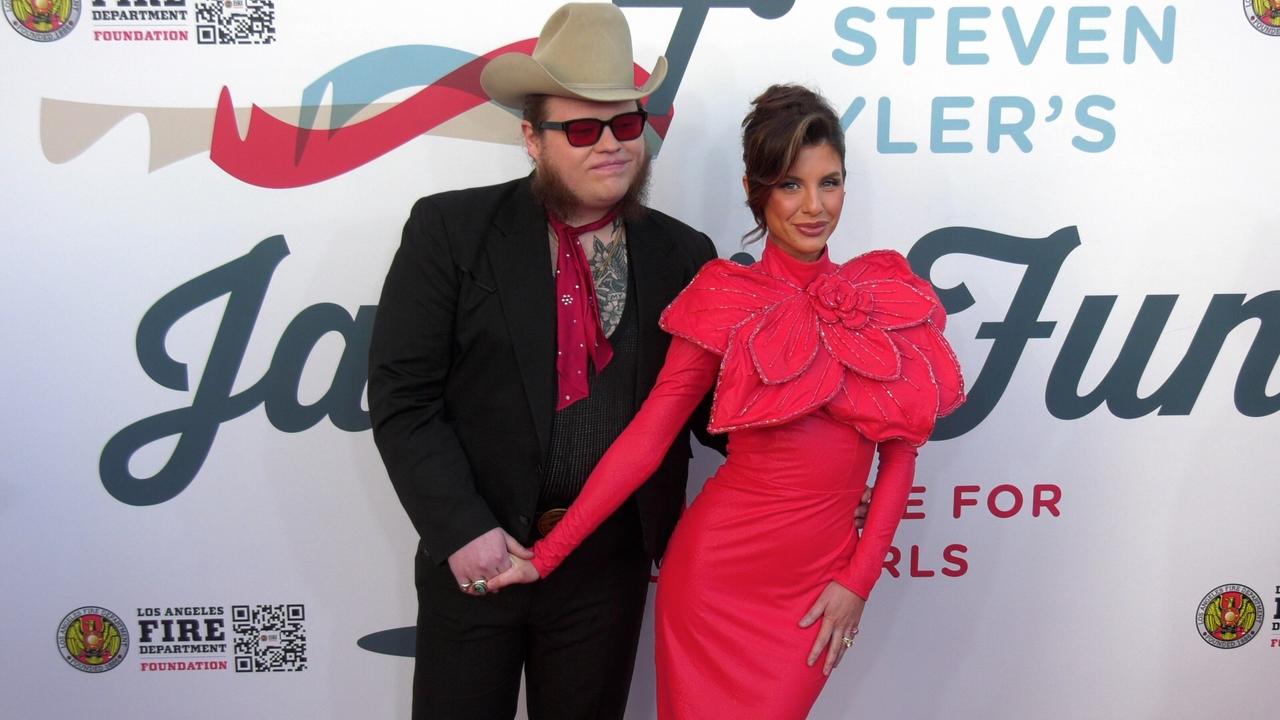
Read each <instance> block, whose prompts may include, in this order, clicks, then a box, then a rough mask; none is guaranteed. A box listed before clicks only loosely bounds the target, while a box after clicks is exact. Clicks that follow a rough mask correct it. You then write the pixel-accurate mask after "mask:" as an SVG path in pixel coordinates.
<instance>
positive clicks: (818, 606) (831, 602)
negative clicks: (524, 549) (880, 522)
mask: <svg viewBox="0 0 1280 720" xmlns="http://www.w3.org/2000/svg"><path fill="white" fill-rule="evenodd" d="M507 572H511V571H510V570H508V571H507ZM503 575H506V573H503ZM866 605H867V601H866V600H863V599H862V598H860V597H858V596H857V595H855V594H854V592H853V591H852V590H850V589H848V588H846V587H845V586H843V585H841V584H840V583H837V582H829V583H827V587H826V588H825V589H824V590H823V591H822V594H821V595H819V596H818V599H817V601H816V602H814V603H813V607H811V608H809V612H807V613H805V615H804V617H803V618H801V620H800V627H802V628H807V627H809V626H810V625H813V624H814V623H815V622H817V621H818V619H819V618H821V619H822V627H821V628H819V630H818V637H817V639H816V640H814V641H813V650H811V651H810V652H809V659H808V661H807V662H808V664H809V666H810V667H812V666H813V664H814V663H816V662H818V657H819V656H820V655H822V651H823V649H824V648H825V649H826V651H827V653H826V654H827V660H826V662H825V663H823V665H822V674H823V675H830V674H831V671H832V670H833V669H834V668H835V667H836V666H837V665H839V664H840V659H841V658H843V657H844V654H845V653H846V652H848V651H849V648H850V647H852V645H853V638H854V637H855V636H856V635H857V634H858V623H859V622H860V621H861V620H862V610H863V608H864V607H866ZM846 638H848V639H849V642H847V643H846V642H845V639H846Z"/></svg>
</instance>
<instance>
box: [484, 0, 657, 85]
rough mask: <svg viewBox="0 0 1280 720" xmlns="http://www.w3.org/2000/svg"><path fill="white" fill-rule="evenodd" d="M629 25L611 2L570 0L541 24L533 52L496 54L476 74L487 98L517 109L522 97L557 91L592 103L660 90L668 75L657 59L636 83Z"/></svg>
mask: <svg viewBox="0 0 1280 720" xmlns="http://www.w3.org/2000/svg"><path fill="white" fill-rule="evenodd" d="M633 62H634V60H633V58H632V55H631V29H630V28H629V27H628V26H627V18H626V16H624V15H623V14H622V11H621V10H619V9H618V8H617V7H616V6H614V5H613V4H611V3H569V4H568V5H564V6H562V7H561V8H560V9H559V10H556V11H555V13H553V14H552V15H551V17H550V19H548V20H547V24H546V25H544V26H542V34H540V35H539V36H538V43H537V45H535V46H534V48H533V55H532V56H529V55H525V54H523V53H507V54H505V55H499V56H498V57H496V58H494V59H493V60H492V61H490V62H489V64H488V65H486V66H485V68H484V70H483V71H482V72H481V73H480V85H481V86H482V87H483V88H484V90H485V92H487V93H489V97H491V98H493V99H494V100H495V101H497V102H498V103H501V104H502V105H506V106H507V107H512V108H518V107H520V106H521V105H523V104H524V98H525V96H526V95H532V94H540V95H558V96H561V97H572V98H579V99H582V100H592V101H595V102H617V101H619V100H638V99H639V98H642V97H645V96H646V95H648V94H650V93H652V92H653V91H654V90H657V89H658V86H659V85H661V84H662V80H663V79H664V78H665V77H666V76H667V59H666V58H664V57H659V58H658V61H657V63H655V64H654V67H653V74H652V75H650V76H649V81H648V82H646V83H645V84H644V85H643V86H642V87H636V85H635V74H634V72H633V70H632V64H633Z"/></svg>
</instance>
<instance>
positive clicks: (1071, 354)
mask: <svg viewBox="0 0 1280 720" xmlns="http://www.w3.org/2000/svg"><path fill="white" fill-rule="evenodd" d="M1079 245H1080V236H1079V233H1078V232H1077V230H1076V228H1074V227H1068V228H1063V229H1061V230H1059V231H1057V232H1055V233H1053V234H1052V235H1050V236H1048V237H1046V238H1039V239H1029V238H1017V237H1012V236H1009V235H1001V234H999V233H994V232H989V231H986V230H977V229H974V228H962V227H953V228H943V229H940V230H935V231H933V232H931V233H929V234H927V235H925V236H924V237H923V238H921V239H920V240H919V242H917V243H916V245H915V247H913V248H912V250H911V252H910V254H909V255H908V258H907V259H908V260H909V261H910V262H911V266H912V268H913V269H914V270H915V271H916V272H917V273H919V274H920V275H921V276H922V277H924V278H926V279H927V278H929V277H930V271H931V269H932V268H933V265H934V263H935V262H936V261H937V260H938V259H939V258H942V257H944V256H947V255H952V254H962V255H974V256H977V257H984V258H990V259H992V260H998V261H1001V262H1006V263H1013V264H1016V265H1024V266H1026V271H1025V272H1024V273H1023V275H1022V280H1021V281H1020V282H1019V284H1018V289H1017V290H1016V291H1015V292H1014V296H1013V299H1012V301H1011V302H1010V303H1009V308H1008V310H1007V311H1006V313H1005V317H1004V319H1003V320H1001V321H998V322H984V323H982V324H981V325H979V326H978V332H977V335H976V337H977V339H979V340H991V341H992V343H991V349H990V351H989V352H988V353H987V358H986V361H985V362H984V363H983V365H982V368H981V370H980V371H979V372H978V374H977V376H976V379H974V380H972V382H971V384H970V386H969V399H968V401H966V402H965V404H964V405H962V406H960V408H959V409H958V410H956V412H955V413H954V414H952V415H950V416H949V417H946V418H943V419H942V420H941V421H939V423H938V426H937V429H936V430H935V431H934V434H933V439H935V440H946V439H948V438H953V437H958V436H960V435H963V434H964V433H966V432H968V431H970V430H972V429H973V428H974V427H976V426H977V425H978V424H979V423H981V422H982V421H983V420H984V419H986V417H987V415H989V414H990V413H991V411H992V410H993V409H994V408H995V406H996V405H997V404H998V403H999V402H1000V398H1001V396H1002V395H1003V394H1004V391H1005V389H1006V388H1007V387H1008V386H1009V380H1010V379H1011V378H1012V377H1013V372H1014V369H1015V368H1016V367H1017V365H1018V361H1019V360H1020V359H1021V357H1022V352H1023V350H1025V349H1026V346H1027V342H1028V341H1030V340H1037V339H1046V338H1048V337H1050V336H1051V335H1052V334H1053V331H1054V328H1055V327H1056V325H1057V323H1056V322H1054V321H1046V320H1041V319H1040V312H1041V311H1042V310H1043V309H1044V303H1045V300H1046V299H1047V298H1048V296H1049V291H1050V290H1051V289H1052V288H1053V283H1054V281H1055V280H1056V279H1057V277H1058V272H1059V270H1061V269H1062V264H1063V262H1065V261H1066V258H1067V256H1068V255H1070V254H1071V252H1072V251H1074V250H1075V249H1076V248H1077V247H1079ZM938 296H939V298H940V299H941V300H942V304H943V305H944V306H945V307H946V309H947V312H948V314H953V315H954V314H956V313H960V312H963V311H964V310H966V309H968V308H969V307H971V306H972V305H973V304H974V298H973V295H972V294H971V293H970V292H969V290H968V288H967V287H965V285H964V284H963V283H961V284H959V285H957V286H955V287H952V288H939V289H938ZM1177 299H1178V296H1177V295H1149V296H1147V297H1146V298H1144V300H1143V304H1142V307H1141V309H1140V310H1139V312H1138V316H1137V318H1135V320H1134V323H1133V326H1132V327H1131V328H1130V330H1129V333H1128V335H1127V337H1126V338H1125V341H1124V343H1123V344H1122V346H1121V348H1120V352H1119V355H1118V356H1117V358H1116V360H1115V361H1114V363H1113V364H1112V366H1111V368H1110V369H1109V370H1108V372H1107V374H1106V376H1105V377H1104V378H1103V380H1102V381H1101V382H1100V383H1099V384H1098V386H1097V387H1096V388H1095V389H1094V390H1093V391H1092V392H1089V393H1087V394H1085V395H1083V396H1082V395H1080V394H1079V385H1080V379H1081V376H1082V375H1083V373H1084V369H1085V367H1086V366H1087V365H1088V363H1089V360H1090V358H1091V357H1092V355H1093V352H1094V349H1095V348H1096V347H1097V344H1098V339H1099V338H1100V337H1101V335H1102V330H1103V327H1104V326H1105V324H1106V321H1107V318H1108V316H1109V315H1110V312H1111V308H1112V306H1113V305H1114V304H1115V301H1116V296H1115V295H1099V296H1093V295H1090V296H1085V298H1084V299H1083V300H1082V302H1081V304H1080V309H1079V311H1078V312H1077V313H1076V317H1075V320H1074V322H1073V323H1072V325H1071V328H1070V330H1068V331H1067V337H1066V340H1065V341H1064V342H1063V345H1062V348H1061V350H1060V351H1059V353H1058V357H1057V360H1056V361H1055V362H1054V365H1053V368H1052V369H1051V370H1050V372H1049V378H1048V382H1047V384H1046V388H1045V407H1046V408H1047V409H1048V411H1049V412H1050V414H1052V415H1053V416H1054V417H1058V418H1062V419H1067V420H1071V419H1076V418H1080V417H1083V416H1085V415H1087V414H1089V413H1090V412H1093V411H1094V410H1095V409H1097V408H1098V407H1099V406H1101V405H1102V404H1103V403H1106V406H1107V409H1108V410H1109V411H1110V412H1111V413H1112V414H1113V415H1115V416H1116V417H1120V418H1126V419H1132V418H1137V417H1141V416H1143V415H1147V414H1149V413H1152V412H1158V413H1159V414H1160V415H1189V414H1190V413H1191V410H1192V407H1193V406H1194V405H1195V402H1196V399H1197V398H1198V397H1199V395H1200V390H1201V389H1202V388H1203V387H1204V383H1205V380H1206V379H1207V377H1208V375H1209V371H1210V370H1211V369H1212V368H1213V364H1214V362H1215V361H1216V360H1217V357H1218V353H1219V352H1220V350H1221V349H1222V345H1223V343H1224V342H1225V341H1226V338H1227V335H1229V334H1230V333H1231V332H1232V331H1233V330H1234V329H1235V328H1237V327H1238V326H1240V325H1242V324H1244V323H1246V322H1249V321H1252V320H1257V321H1258V322H1259V326H1258V331H1257V334H1256V335H1255V337H1254V341H1253V345H1252V346H1251V347H1250V348H1249V351H1248V354H1247V355H1246V356H1245V359H1244V362H1243V364H1242V365H1241V368H1240V373H1239V375H1238V376H1237V379H1236V387H1235V397H1234V401H1235V406H1236V409H1237V410H1239V411H1240V413H1241V414H1243V415H1246V416H1249V417H1263V416H1266V415H1270V414H1272V413H1275V412H1276V411H1278V410H1280V393H1277V394H1275V395H1267V380H1268V378H1269V377H1270V376H1271V374H1272V372H1273V371H1274V369H1275V367H1276V364H1277V362H1278V361H1280V290H1272V291H1269V292H1265V293H1262V294H1260V295H1258V296H1256V297H1254V298H1252V299H1250V300H1245V296H1244V295H1239V294H1229V293H1223V294H1216V295H1214V296H1213V298H1212V299H1211V300H1210V302H1209V306H1208V308H1207V309H1206V310H1205V313H1204V316H1203V318H1202V319H1201V321H1200V325H1199V327H1198V328H1197V330H1196V333H1195V336H1194V337H1193V338H1192V340H1191V344H1190V346H1189V347H1188V348H1187V351H1186V354H1185V355H1184V356H1183V358H1182V360H1181V361H1180V362H1179V363H1178V365H1177V367H1175V368H1174V370H1173V372H1172V373H1171V374H1170V375H1169V377H1168V379H1167V380H1166V381H1165V382H1164V383H1163V384H1162V385H1161V386H1160V388H1159V389H1157V390H1156V391H1155V392H1153V393H1151V394H1150V395H1148V396H1147V397H1139V396H1138V384H1139V382H1140V381H1141V380H1142V376H1143V373H1144V371H1145V370H1146V367H1147V365H1148V364H1149V362H1150V360H1151V356H1152V353H1153V351H1154V349H1155V347H1156V344H1157V342H1158V341H1159V339H1160V336H1161V334H1162V332H1163V330H1164V328H1165V324H1166V323H1167V321H1168V319H1169V316H1170V313H1171V312H1172V310H1173V307H1174V304H1175V303H1176V302H1177ZM971 372H972V369H970V377H972V374H971Z"/></svg>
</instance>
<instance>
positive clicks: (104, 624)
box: [58, 605, 129, 673]
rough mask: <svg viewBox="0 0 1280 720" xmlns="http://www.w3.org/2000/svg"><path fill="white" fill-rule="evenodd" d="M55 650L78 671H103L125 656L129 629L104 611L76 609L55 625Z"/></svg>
mask: <svg viewBox="0 0 1280 720" xmlns="http://www.w3.org/2000/svg"><path fill="white" fill-rule="evenodd" d="M58 651H59V652H61V653H62V659H63V660H66V661H67V664H68V665H70V666H71V667H73V668H75V669H77V670H82V671H84V672H88V673H100V672H106V671H108V670H110V669H111V668H113V667H115V666H117V665H119V664H120V663H121V662H123V661H124V656H125V655H126V654H128V652H129V630H128V628H126V627H125V624H124V621H123V620H121V619H120V616H119V615H116V614H115V613H113V612H111V611H110V610H108V609H106V608H100V607H94V606H92V605H91V606H88V607H82V608H77V609H75V610H72V611H71V612H69V613H67V616H66V617H64V618H62V622H61V623H60V624H59V625H58Z"/></svg>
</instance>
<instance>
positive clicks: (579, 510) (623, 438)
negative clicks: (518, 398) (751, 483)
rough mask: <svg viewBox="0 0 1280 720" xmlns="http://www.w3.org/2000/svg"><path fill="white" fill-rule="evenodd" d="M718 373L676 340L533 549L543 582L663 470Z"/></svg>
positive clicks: (711, 357)
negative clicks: (630, 414) (642, 396)
mask: <svg viewBox="0 0 1280 720" xmlns="http://www.w3.org/2000/svg"><path fill="white" fill-rule="evenodd" d="M719 367H720V358H719V356H717V355H715V354H713V353H710V352H707V351H706V350H703V349H702V348H699V347H698V346H697V345H694V344H693V343H691V342H689V341H688V340H685V339H683V338H679V337H677V338H673V339H672V341H671V347H670V349H669V350H668V351H667V359H666V361H665V362H664V364H663V366H662V372H661V373H660V374H659V375H658V381H657V383H656V384H655V385H654V387H653V390H652V391H651V392H650V393H649V397H648V398H647V399H646V400H645V401H644V404H643V405H642V406H641V407H640V412H639V413H637V414H636V416H635V419H633V420H632V421H631V423H630V424H629V425H627V429H626V430H623V431H622V434H621V435H619V436H618V439H617V440H616V441H614V443H613V445H612V446H611V447H610V448H609V451H608V452H606V453H605V454H604V457H603V458H601V459H600V463H599V464H598V465H596V468H595V470H593V471H592V472H591V477H589V478H588V479H587V484H586V486H585V487H584V488H583V489H582V493H581V494H580V495H579V496H578V498H577V499H576V500H574V501H573V504H572V505H571V506H570V507H569V512H568V513H566V514H565V516H564V518H563V519H562V520H561V521H560V523H559V524H558V525H556V528H555V529H554V530H552V531H551V534H550V535H548V536H547V537H545V538H543V539H542V540H539V541H538V542H537V543H535V544H534V546H533V552H534V558H533V566H534V567H535V568H537V569H538V573H539V574H540V575H541V576H542V577H546V576H547V575H548V574H549V573H550V572H551V571H552V570H555V569H556V568H557V567H558V566H559V565H560V563H561V562H562V561H563V560H564V558H565V556H566V555H568V554H569V553H570V552H572V551H573V549H574V548H576V547H577V546H578V545H579V544H580V543H581V542H582V541H583V540H584V539H585V538H586V537H587V536H588V535H590V534H591V533H592V532H594V531H595V529H596V528H597V527H599V526H600V523H602V522H604V521H605V518H607V517H609V515H610V514H612V513H613V511H614V510H616V509H617V508H618V506H620V505H621V504H622V503H623V502H624V501H625V500H626V499H627V498H628V497H630V496H631V494H632V493H633V492H635V491H636V489H637V488H639V487H640V486H641V485H642V484H644V481H645V480H647V479H649V476H650V475H652V474H653V473H654V471H656V470H657V469H658V464H659V463H661V462H662V458H663V456H664V455H665V454H666V452H667V449H668V448H669V447H671V443H672V442H673V441H674V440H675V438H676V433H679V432H683V431H684V428H685V424H686V422H687V421H688V419H689V415H690V414H692V413H693V411H694V409H695V408H696V407H697V406H698V403H700V402H701V401H702V399H703V398H704V397H706V394H707V391H708V390H710V389H711V386H712V384H713V383H714V382H715V378H716V372H717V370H718V369H719ZM908 484H909V483H908ZM899 514H901V512H899ZM890 534H892V530H890Z"/></svg>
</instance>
